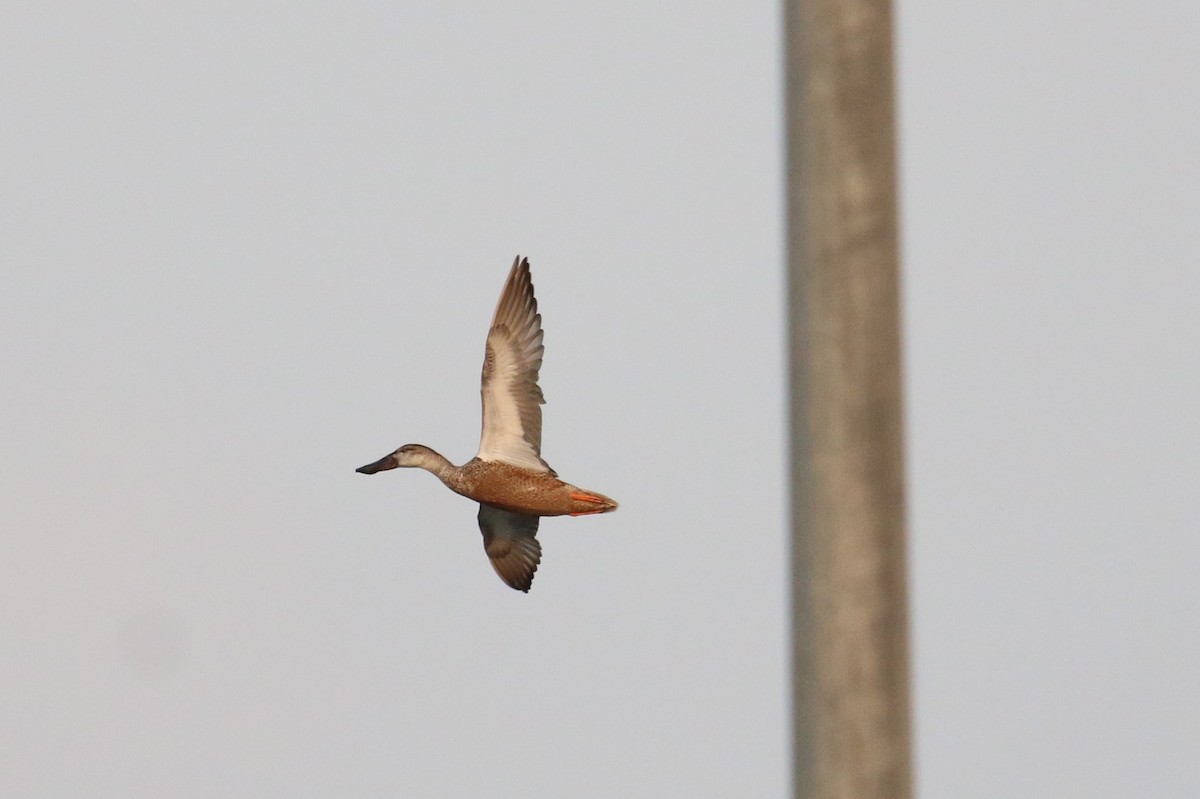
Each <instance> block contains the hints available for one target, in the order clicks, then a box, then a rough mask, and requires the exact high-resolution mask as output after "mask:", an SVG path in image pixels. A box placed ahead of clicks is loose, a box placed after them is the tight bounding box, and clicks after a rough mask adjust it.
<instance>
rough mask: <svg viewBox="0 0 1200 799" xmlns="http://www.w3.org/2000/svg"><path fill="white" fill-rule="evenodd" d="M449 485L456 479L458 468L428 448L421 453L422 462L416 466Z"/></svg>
mask: <svg viewBox="0 0 1200 799" xmlns="http://www.w3.org/2000/svg"><path fill="white" fill-rule="evenodd" d="M416 465H417V466H419V467H421V468H422V469H424V470H425V471H427V472H430V473H431V474H433V475H434V476H435V477H437V479H439V480H441V481H442V482H443V483H446V484H447V485H449V484H450V481H451V480H453V479H454V476H455V474H457V472H458V467H457V466H455V465H454V464H453V463H451V462H450V461H448V460H447V459H446V457H445V456H444V455H442V454H441V453H440V452H434V451H433V450H431V449H429V448H428V447H426V448H425V451H424V452H422V453H421V460H420V461H419V462H418V463H417V464H416Z"/></svg>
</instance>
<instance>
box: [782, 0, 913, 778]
mask: <svg viewBox="0 0 1200 799" xmlns="http://www.w3.org/2000/svg"><path fill="white" fill-rule="evenodd" d="M785 5H786V17H785V25H786V31H785V43H786V49H787V82H786V90H787V125H788V131H787V146H788V158H787V161H788V261H789V294H790V297H789V302H790V304H791V305H790V308H791V310H790V346H791V365H792V372H791V426H792V430H791V434H792V465H791V468H792V486H793V489H792V491H793V494H792V617H793V629H792V636H793V637H792V657H793V687H792V690H793V703H792V714H793V734H794V736H795V739H794V746H795V752H794V758H795V760H794V763H793V780H794V792H795V796H796V797H798V799H835V798H836V799H883V797H887V799H905V798H906V797H909V796H910V795H911V793H912V786H911V782H912V777H911V765H910V760H911V755H910V743H909V718H908V705H909V703H908V640H907V601H906V591H905V546H904V474H903V461H904V449H903V440H902V430H901V426H902V421H903V419H902V415H901V393H900V392H901V380H900V338H899V311H898V296H897V295H898V277H899V275H898V272H899V263H898V261H899V258H898V254H897V250H898V247H897V230H896V225H897V223H896V167H895V132H894V121H893V116H894V109H893V98H892V14H891V3H890V1H889V0H785Z"/></svg>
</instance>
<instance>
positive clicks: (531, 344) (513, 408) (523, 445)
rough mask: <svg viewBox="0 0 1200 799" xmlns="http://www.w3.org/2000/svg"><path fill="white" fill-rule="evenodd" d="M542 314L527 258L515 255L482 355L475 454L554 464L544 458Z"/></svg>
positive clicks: (541, 466) (537, 467)
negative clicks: (480, 427) (480, 414)
mask: <svg viewBox="0 0 1200 799" xmlns="http://www.w3.org/2000/svg"><path fill="white" fill-rule="evenodd" d="M544 350H545V348H544V347H543V346H542V315H541V314H539V313H538V312H537V300H536V299H535V298H534V296H533V281H532V280H531V279H530V277H529V261H528V260H526V259H523V258H521V257H520V256H517V259H516V260H515V261H513V265H512V270H511V271H509V273H508V280H506V281H505V283H504V290H503V291H502V292H501V293H500V301H499V302H498V303H497V304H496V313H495V315H494V316H493V317H492V328H491V330H489V331H488V337H487V349H486V351H485V352H484V356H483V376H482V378H481V381H480V389H479V392H480V395H481V396H482V398H483V432H482V435H481V436H480V439H479V452H478V453H476V455H475V457H477V458H479V459H480V460H485V461H502V462H504V463H511V464H513V465H514V466H521V467H523V468H525V469H532V470H533V471H538V472H550V473H552V474H553V472H554V470H553V469H551V468H550V465H549V464H547V463H546V462H545V461H544V460H542V404H543V403H545V401H546V400H545V398H544V397H542V389H541V388H540V387H539V386H538V382H537V381H538V370H539V369H541V368H542V353H543V351H544Z"/></svg>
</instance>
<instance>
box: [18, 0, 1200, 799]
mask: <svg viewBox="0 0 1200 799" xmlns="http://www.w3.org/2000/svg"><path fill="white" fill-rule="evenodd" d="M779 20H780V14H779V11H778V8H777V7H776V5H775V4H774V3H753V4H747V3H724V4H695V5H693V6H687V7H681V6H676V5H673V4H646V3H608V4H603V5H600V6H597V5H592V6H589V7H586V8H585V7H581V6H573V7H571V8H567V7H565V6H563V5H562V4H558V3H549V2H544V3H522V4H511V3H510V4H492V5H489V6H487V7H482V8H481V7H480V6H479V5H478V4H465V3H464V4H434V3H429V4H421V5H416V4H411V3H394V4H382V3H381V4H354V3H350V4H346V3H343V4H336V5H332V4H331V5H327V6H310V7H306V8H296V7H295V6H293V5H287V4H258V5H254V6H247V5H246V4H242V3H218V4H206V5H205V6H203V8H201V7H198V6H196V7H193V6H189V5H186V4H158V5H154V4H151V5H146V4H118V3H113V4H108V5H106V6H105V7H104V8H99V7H96V6H84V5H76V4H59V5H58V6H57V7H50V6H47V5H42V4H10V5H9V6H7V7H6V9H5V12H4V15H3V24H2V25H0V108H2V114H0V270H2V272H0V278H2V281H0V374H3V377H4V389H3V391H2V392H0V442H2V443H3V447H2V454H0V794H3V795H4V796H14V797H17V796H20V797H27V796H28V797H42V796H47V797H48V796H89V797H135V796H136V797H160V796H172V797H210V796H215V795H221V796H236V797H241V796H246V797H263V796H287V797H327V796H381V795H388V794H390V795H400V796H429V797H439V796H445V797H452V796H497V797H506V796H523V797H556V796H576V797H593V796H594V797H608V796H639V797H664V796H672V797H674V796H678V797H695V796H711V797H729V796H764V797H765V796H783V795H785V794H786V791H787V785H788V754H787V753H788V739H787V736H788V730H789V727H788V719H787V706H786V700H787V695H788V693H787V672H786V666H787V664H786V661H785V657H786V652H787V640H786V625H787V622H786V618H785V611H786V597H787V587H786V573H785V565H786V562H787V561H786V555H785V553H786V539H785V535H786V531H785V527H784V523H785V511H786V497H785V493H784V491H785V483H784V472H785V456H786V453H785V451H784V440H785V439H784V430H785V427H784V383H783V371H782V369H783V366H784V363H785V353H784V351H783V330H784V317H783V312H784V308H783V305H782V296H783V295H782V286H783V271H782V266H783V250H782V242H783V229H782V221H783V212H782V210H783V209H782V205H781V201H782V184H781V179H782V169H783V157H782V147H781V145H782V131H781V128H780V125H781V117H782V115H781V99H782V85H781V77H782V76H781V73H780V42H781V37H780V30H779ZM897 23H898V27H897V45H898V57H899V61H898V80H899V98H900V136H901V141H900V145H901V146H900V154H901V158H902V166H901V172H902V198H901V199H902V206H903V235H904V264H905V272H904V301H905V308H904V312H905V342H906V358H907V362H906V366H907V373H906V375H907V380H906V382H907V403H908V406H907V418H908V420H909V423H908V451H909V467H910V469H909V494H910V522H911V524H910V551H911V564H910V565H911V575H912V585H911V594H912V613H913V625H912V629H913V636H914V637H913V658H914V660H913V673H914V699H915V706H914V707H915V718H914V724H915V733H916V738H915V740H916V774H917V782H918V789H919V792H920V794H921V795H922V796H925V797H935V798H939V799H940V798H945V799H952V798H956V797H968V796H969V797H998V798H999V797H1061V796H1072V795H1073V796H1093V797H1126V796H1135V795H1136V796H1153V797H1191V796H1195V795H1197V794H1198V793H1200V758H1197V757H1196V752H1197V746H1198V745H1200V624H1197V618H1198V617H1200V589H1198V588H1197V586H1196V577H1195V575H1196V573H1197V569H1198V568H1200V541H1198V539H1197V535H1196V534H1197V531H1198V530H1200V503H1198V501H1197V499H1196V489H1195V481H1196V477H1197V475H1200V439H1198V434H1200V429H1198V425H1197V422H1196V416H1197V413H1196V409H1197V407H1200V343H1198V342H1200V323H1198V322H1197V321H1196V308H1197V305H1198V301H1200V271H1198V270H1197V268H1196V253H1197V252H1198V251H1200V202H1198V200H1197V190H1196V186H1197V181H1198V180H1200V147H1198V144H1200V91H1198V90H1197V88H1196V87H1197V76H1200V55H1198V53H1197V49H1196V47H1195V45H1194V35H1195V32H1196V31H1197V30H1200V7H1198V6H1196V5H1195V4H1188V3H1167V2H1157V3H1154V2H1152V3H1147V4H1141V5H1140V6H1136V7H1135V6H1130V5H1128V4H1117V3H1101V4H1096V3H1082V2H1063V3H1055V4H1051V7H1048V6H1047V4H1045V3H1035V2H1031V1H1028V0H1020V1H1019V2H998V0H992V1H990V2H982V3H972V4H962V3H950V2H933V3H921V4H918V3H913V4H902V5H901V6H900V7H899V8H898V20H897ZM517 252H520V253H521V254H524V255H528V256H529V257H530V260H531V263H532V266H533V276H534V281H535V285H536V287H537V293H538V298H539V300H540V303H541V308H542V311H543V314H544V318H545V328H546V346H547V351H546V362H545V366H544V368H543V377H542V385H543V388H544V390H545V394H546V397H547V399H548V401H549V404H548V405H547V406H546V411H545V445H544V455H545V456H546V458H547V460H549V462H550V463H551V464H552V465H553V466H554V467H555V468H556V469H557V470H558V471H559V472H560V473H561V474H562V475H563V476H564V477H565V478H566V479H568V480H570V481H572V482H576V483H578V484H580V485H583V486H586V487H588V488H593V489H595V490H598V491H601V492H603V493H606V494H609V495H611V496H613V497H614V498H616V499H618V500H619V501H620V502H621V510H620V511H619V512H618V513H616V514H612V515H606V516H603V517H596V518H583V519H570V518H564V519H553V520H547V521H546V522H544V523H543V525H542V532H541V535H540V537H541V539H542V541H543V546H544V549H545V555H544V559H543V563H542V567H541V569H540V570H539V572H538V576H537V580H536V581H535V583H534V588H533V591H532V592H531V593H530V594H529V595H527V596H526V595H522V594H520V593H517V592H514V591H511V590H510V589H508V588H506V587H505V586H504V585H503V584H502V583H501V582H500V581H499V579H497V578H496V577H495V575H494V574H493V573H492V570H491V568H490V567H489V565H488V563H487V559H486V557H485V555H484V553H483V549H482V544H481V540H480V536H479V532H478V529H477V527H476V522H475V507H474V505H473V504H472V503H469V502H467V501H465V500H463V499H462V498H460V497H457V496H455V495H453V494H451V493H450V492H449V491H447V490H446V489H445V488H443V487H442V486H440V485H439V484H438V483H437V481H436V480H434V479H433V478H432V477H430V476H429V475H426V474H421V473H414V472H408V471H405V472H389V473H385V474H382V475H377V476H374V477H370V478H367V477H363V476H362V475H357V474H355V473H354V471H353V470H354V468H355V467H357V466H359V465H361V464H363V463H366V462H368V461H371V460H374V459H376V458H378V457H379V456H381V455H383V454H385V453H386V452H388V451H390V450H391V449H393V448H395V447H396V446H398V445H400V444H402V443H405V442H408V441H418V442H423V443H426V444H429V445H431V446H433V447H434V448H436V449H438V450H440V451H441V452H443V453H444V454H446V455H447V456H448V457H450V458H451V459H452V460H454V461H456V462H462V461H465V460H467V459H468V458H470V457H471V455H472V454H473V453H474V451H475V448H476V446H477V443H478V431H479V418H478V414H479V410H478V378H479V366H480V362H481V359H482V354H483V339H484V334H485V332H486V328H487V323H488V320H489V317H490V314H491V312H492V309H493V307H494V303H495V301H496V297H497V295H498V292H499V289H500V286H501V284H502V282H503V279H504V275H505V271H506V270H507V268H508V266H509V264H510V263H511V260H512V257H513V255H515V254H516V253H517Z"/></svg>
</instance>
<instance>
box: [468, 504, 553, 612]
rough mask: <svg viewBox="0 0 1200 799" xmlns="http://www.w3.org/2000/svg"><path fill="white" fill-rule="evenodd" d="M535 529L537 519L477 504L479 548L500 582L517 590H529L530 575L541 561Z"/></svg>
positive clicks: (530, 583)
mask: <svg viewBox="0 0 1200 799" xmlns="http://www.w3.org/2000/svg"><path fill="white" fill-rule="evenodd" d="M537 529H538V517H537V516H526V515H525V514H523V513H511V512H509V511H506V510H501V509H500V508H495V507H492V506H491V505H484V504H483V503H482V502H481V503H479V530H480V532H482V533H483V548H484V550H485V551H486V552H487V555H488V558H489V559H490V560H491V561H492V568H493V569H495V570H496V574H498V575H500V579H501V580H503V581H504V582H505V583H506V584H507V585H509V586H510V587H512V588H515V589H517V590H518V591H525V592H528V591H529V586H531V585H532V584H533V574H534V572H536V571H537V567H538V564H539V563H541V561H542V545H541V544H540V543H539V542H538V540H537V538H536V537H535V536H537Z"/></svg>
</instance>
